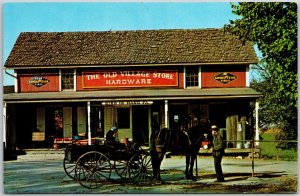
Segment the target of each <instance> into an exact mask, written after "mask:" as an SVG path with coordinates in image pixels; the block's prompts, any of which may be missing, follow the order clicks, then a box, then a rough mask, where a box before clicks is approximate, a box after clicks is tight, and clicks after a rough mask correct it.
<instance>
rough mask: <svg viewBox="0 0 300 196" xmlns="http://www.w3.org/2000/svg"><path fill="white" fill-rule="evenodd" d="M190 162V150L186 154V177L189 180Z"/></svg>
mask: <svg viewBox="0 0 300 196" xmlns="http://www.w3.org/2000/svg"><path fill="white" fill-rule="evenodd" d="M190 160H191V154H190V152H189V149H187V151H186V153H185V176H186V178H188V175H189V166H190Z"/></svg>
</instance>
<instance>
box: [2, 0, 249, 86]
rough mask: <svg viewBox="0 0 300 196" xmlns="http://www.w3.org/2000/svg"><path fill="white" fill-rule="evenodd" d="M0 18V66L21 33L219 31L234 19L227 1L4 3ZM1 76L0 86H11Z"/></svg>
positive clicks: (7, 78) (8, 81) (6, 79)
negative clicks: (0, 33)
mask: <svg viewBox="0 0 300 196" xmlns="http://www.w3.org/2000/svg"><path fill="white" fill-rule="evenodd" d="M2 16H3V22H2V36H3V37H2V41H3V54H2V55H3V60H2V66H3V65H4V63H5V61H6V59H7V57H8V55H9V53H10V52H11V49H12V47H13V45H14V43H15V41H16V39H17V37H18V36H19V34H20V33H21V32H66V31H68V32H70V31H108V30H150V29H202V28H222V27H223V26H224V25H225V24H228V23H229V20H234V19H237V18H238V16H236V15H234V14H232V9H231V5H230V3H229V2H149V1H146V2H85V3H81V2H64V3H62V2H27V3H26V2H12V3H10V2H6V3H3V4H2ZM10 73H12V72H11V71H10ZM3 74H4V78H3V85H13V84H14V83H13V78H12V77H11V76H8V75H7V74H5V73H4V71H3ZM250 76H251V74H250Z"/></svg>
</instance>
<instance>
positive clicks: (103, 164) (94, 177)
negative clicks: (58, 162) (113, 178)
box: [75, 151, 111, 189]
mask: <svg viewBox="0 0 300 196" xmlns="http://www.w3.org/2000/svg"><path fill="white" fill-rule="evenodd" d="M110 175H111V164H110V161H109V159H108V158H107V157H106V156H105V155H104V154H102V153H100V152H97V151H91V152H87V153H85V154H83V155H81V156H80V157H79V159H78V160H77V162H76V166H75V177H76V180H77V181H78V182H79V184H80V185H81V186H83V187H85V188H89V189H94V188H98V187H100V186H102V185H103V184H104V183H105V182H107V180H108V179H109V178H110Z"/></svg>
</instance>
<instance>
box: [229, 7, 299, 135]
mask: <svg viewBox="0 0 300 196" xmlns="http://www.w3.org/2000/svg"><path fill="white" fill-rule="evenodd" d="M231 6H232V9H233V11H232V12H233V13H234V14H236V15H239V16H241V18H239V19H237V20H234V21H232V20H231V21H230V24H228V25H225V27H224V28H225V30H226V31H230V32H231V33H233V34H235V35H237V36H239V37H240V39H241V40H242V41H252V42H253V43H254V44H256V45H257V46H258V49H259V50H260V51H261V52H262V59H261V60H260V63H259V64H258V65H256V66H255V69H257V70H258V71H259V73H260V76H261V80H254V81H252V83H251V86H252V87H253V88H254V89H256V90H257V91H259V92H261V93H262V95H263V97H262V99H261V106H262V108H261V112H260V116H262V118H261V119H262V121H263V122H261V123H265V124H275V125H277V126H278V127H279V128H280V129H281V130H282V134H281V136H280V139H282V138H284V139H296V138H297V111H298V110H297V108H298V105H297V99H298V92H297V81H298V74H297V54H298V48H297V4H296V3H295V2H245V3H233V4H231Z"/></svg>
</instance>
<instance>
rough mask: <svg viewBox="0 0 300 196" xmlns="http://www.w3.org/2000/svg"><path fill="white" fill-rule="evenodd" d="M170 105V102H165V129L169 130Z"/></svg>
mask: <svg viewBox="0 0 300 196" xmlns="http://www.w3.org/2000/svg"><path fill="white" fill-rule="evenodd" d="M168 114H169V104H168V100H165V128H169V115H168Z"/></svg>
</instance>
